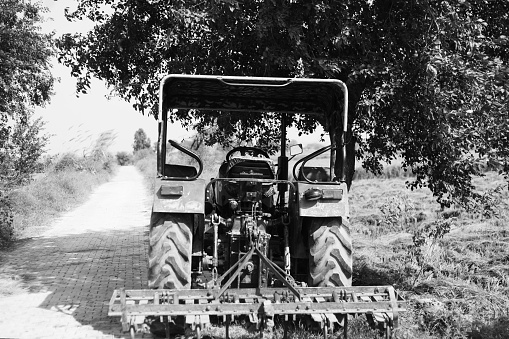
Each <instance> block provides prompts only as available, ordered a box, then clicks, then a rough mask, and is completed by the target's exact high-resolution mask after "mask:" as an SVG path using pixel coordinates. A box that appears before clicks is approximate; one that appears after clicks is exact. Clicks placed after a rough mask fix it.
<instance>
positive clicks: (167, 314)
mask: <svg viewBox="0 0 509 339" xmlns="http://www.w3.org/2000/svg"><path fill="white" fill-rule="evenodd" d="M295 289H296V290H297V291H298V295H299V296H300V298H299V297H297V296H296V295H295V294H294V293H292V291H290V290H289V289H288V288H284V287H281V288H260V289H249V288H245V289H228V290H227V291H226V293H223V294H219V293H218V292H219V291H218V290H217V289H189V290H170V289H160V290H125V289H119V290H115V291H114V292H113V296H112V297H111V300H110V303H109V311H108V315H109V316H118V317H121V322H122V327H123V329H124V331H129V330H130V329H131V328H132V327H133V326H135V327H138V326H139V325H140V324H142V323H143V322H144V319H145V317H147V316H155V317H161V319H163V318H165V319H171V317H176V316H185V317H186V321H187V320H189V321H190V324H191V325H192V327H193V328H194V327H195V326H200V327H201V326H202V325H203V324H202V323H203V322H204V321H203V320H202V318H206V319H208V317H209V316H223V317H224V319H232V317H235V316H240V315H247V316H249V317H250V319H267V318H273V316H274V315H282V316H285V320H287V319H288V317H289V316H294V315H310V316H311V317H312V318H313V319H314V320H315V321H318V322H323V324H327V323H329V325H330V323H331V322H334V321H335V319H336V317H335V315H337V314H344V315H349V314H371V315H374V316H375V318H377V319H379V318H384V319H387V321H390V327H397V325H398V312H400V311H404V310H405V307H406V302H405V301H404V300H403V298H402V297H401V296H400V295H399V294H398V293H397V292H396V291H395V290H394V288H393V287H392V286H355V287H296V288H295ZM196 319H198V320H196ZM167 321H168V320H167ZM196 322H198V323H196Z"/></svg>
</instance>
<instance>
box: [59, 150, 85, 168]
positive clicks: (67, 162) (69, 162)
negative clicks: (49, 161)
mask: <svg viewBox="0 0 509 339" xmlns="http://www.w3.org/2000/svg"><path fill="white" fill-rule="evenodd" d="M53 169H54V171H55V172H62V171H80V170H81V169H83V165H82V164H80V161H79V160H78V157H77V156H76V155H75V154H73V153H65V154H63V155H62V156H61V157H60V158H59V159H58V160H57V161H56V162H55V166H54V167H53Z"/></svg>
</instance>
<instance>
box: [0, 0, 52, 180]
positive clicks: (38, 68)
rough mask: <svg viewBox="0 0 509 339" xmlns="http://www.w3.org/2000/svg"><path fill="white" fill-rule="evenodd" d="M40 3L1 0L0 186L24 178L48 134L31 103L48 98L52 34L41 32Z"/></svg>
mask: <svg viewBox="0 0 509 339" xmlns="http://www.w3.org/2000/svg"><path fill="white" fill-rule="evenodd" d="M41 12H42V8H41V7H39V6H38V5H34V4H31V3H29V2H25V1H19V0H11V1H6V2H2V4H0V42H1V43H0V185H1V187H2V188H3V189H5V188H8V187H11V186H13V185H17V184H21V183H23V182H25V181H27V180H28V179H29V178H30V174H32V173H33V172H34V171H35V169H36V162H37V161H38V159H39V157H40V156H41V155H42V153H43V149H44V146H45V145H46V142H47V138H46V137H45V136H42V135H41V130H42V128H43V123H42V121H41V119H36V120H34V119H33V118H32V108H33V107H34V106H36V105H44V104H45V103H46V102H48V101H49V98H50V94H51V90H52V87H53V81H54V79H53V77H52V75H51V73H50V71H49V59H50V57H51V56H52V55H53V42H52V36H51V35H47V34H42V33H40V31H39V26H38V24H39V23H40V22H41V20H42V18H41Z"/></svg>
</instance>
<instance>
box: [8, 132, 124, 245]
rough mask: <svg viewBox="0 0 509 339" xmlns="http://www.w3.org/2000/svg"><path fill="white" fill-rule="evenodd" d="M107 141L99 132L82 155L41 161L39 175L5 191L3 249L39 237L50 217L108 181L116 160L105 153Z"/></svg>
mask: <svg viewBox="0 0 509 339" xmlns="http://www.w3.org/2000/svg"><path fill="white" fill-rule="evenodd" d="M109 138H110V134H109V133H107V132H105V133H102V134H101V135H100V136H99V138H98V140H97V141H96V144H95V145H96V146H95V148H94V149H93V150H92V151H91V152H90V153H89V154H88V155H85V156H83V155H80V156H78V155H76V154H75V153H64V154H60V155H56V156H52V157H51V156H45V157H44V158H41V159H40V161H39V166H38V167H39V173H33V174H32V175H31V176H30V178H28V179H27V180H26V181H25V182H24V183H23V184H20V185H17V186H14V187H12V188H11V189H10V190H8V191H7V192H6V194H5V195H4V197H3V199H4V203H6V204H5V205H3V206H2V208H1V209H0V210H1V212H2V218H3V219H2V225H1V227H0V232H1V237H0V242H1V243H2V245H3V246H7V245H8V243H10V242H12V241H14V240H16V239H20V238H27V237H32V236H36V235H38V234H40V233H41V232H42V231H44V230H45V229H46V228H47V226H48V222H49V221H50V220H51V219H52V218H54V217H56V216H58V215H59V214H61V213H62V212H65V211H67V210H69V209H70V208H72V207H74V206H76V205H77V204H79V203H81V202H83V201H85V200H86V198H87V197H88V195H89V194H90V193H91V192H92V190H93V188H94V187H96V186H97V185H99V184H101V183H103V182H106V181H107V180H108V179H109V178H110V176H111V174H113V172H114V170H115V166H116V160H115V158H114V157H113V156H112V155H111V154H109V153H108V152H107V148H108V146H109V144H110V142H111V140H110V139H109ZM34 177H36V179H33V178H34Z"/></svg>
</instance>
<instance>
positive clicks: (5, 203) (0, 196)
mask: <svg viewBox="0 0 509 339" xmlns="http://www.w3.org/2000/svg"><path fill="white" fill-rule="evenodd" d="M13 237H14V226H13V212H12V206H11V201H10V199H9V197H8V196H6V195H5V194H4V193H3V192H2V191H0V245H2V247H3V246H4V244H6V243H8V242H10V241H11V240H12V238H13Z"/></svg>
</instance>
